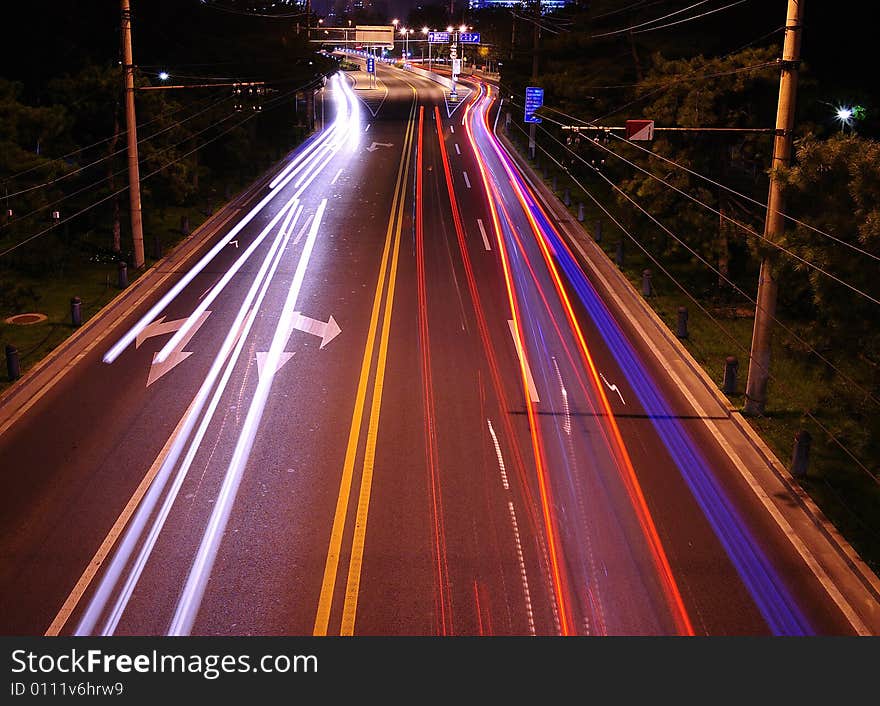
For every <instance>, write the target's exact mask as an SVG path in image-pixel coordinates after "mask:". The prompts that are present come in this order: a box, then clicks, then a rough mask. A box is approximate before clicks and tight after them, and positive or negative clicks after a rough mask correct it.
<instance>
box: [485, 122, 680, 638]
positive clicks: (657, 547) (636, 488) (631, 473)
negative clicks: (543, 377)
mask: <svg viewBox="0 0 880 706" xmlns="http://www.w3.org/2000/svg"><path fill="white" fill-rule="evenodd" d="M483 122H484V125H485V128H486V130H487V133H488V134H491V131H490V128H489V122H488V111H484V112H483ZM510 183H511V186H513V189H514V192H515V194H516V196H517V199H518V200H519V202H520V205H521V206H522V209H523V211H524V213H525V215H526V217H527V218H528V220H529V224H530V225H531V227H532V231H533V233H534V234H535V239H536V241H537V243H538V246H539V247H540V249H541V254H542V255H543V257H544V261H545V262H546V264H547V268H548V270H549V272H550V274H551V277H552V280H553V283H554V286H555V288H556V290H557V293H558V294H559V298H560V301H561V303H562V305H563V309H564V310H565V313H566V318H567V319H568V321H569V325H570V326H571V329H572V332H573V333H574V334H575V339H576V341H577V343H578V348H579V351H580V353H581V358H582V360H583V362H584V363H585V365H586V368H587V370H588V371H589V374H590V378H591V379H592V381H593V386H594V390H595V392H596V394H597V395H598V397H599V400H600V402H601V404H602V407H603V408H604V411H605V414H606V415H607V419H608V424H609V428H610V431H611V433H612V435H613V438H614V442H615V443H614V444H613V445H612V446H611V450H612V451H613V452H614V454H615V456H616V457H617V460H618V462H619V468H621V469H622V470H623V471H624V472H623V473H622V477H623V480H624V485H625V487H626V489H627V492H628V493H629V495H630V499H631V501H632V503H633V507H634V508H635V510H636V514H637V516H638V519H639V522H640V524H641V526H642V530H643V532H644V534H645V537H646V539H647V540H648V544H649V547H650V548H651V551H652V555H653V557H654V560H655V563H656V564H657V567H658V570H659V574H660V578H661V580H662V582H663V585H664V588H665V590H666V593H667V600H668V602H669V604H670V607H671V608H672V616H673V620H674V621H675V623H676V629H677V630H678V632H679V633H680V634H684V635H693V634H694V630H693V625H692V624H691V620H690V617H689V616H688V613H687V609H686V608H685V605H684V600H683V599H682V597H681V593H680V591H679V589H678V584H677V582H676V580H675V576H674V575H673V572H672V567H671V566H670V564H669V560H668V557H667V556H666V552H665V550H664V549H663V545H662V543H661V541H660V536H659V533H658V532H657V528H656V525H655V524H654V520H653V517H652V516H651V512H650V510H649V508H648V505H647V501H646V500H645V497H644V494H643V492H642V489H641V484H640V483H639V481H638V478H637V476H636V473H635V468H634V467H633V464H632V460H631V458H630V456H629V452H628V451H627V450H626V446H625V444H624V442H623V437H622V435H621V433H620V428H619V426H618V424H617V420H616V418H615V417H614V413H613V411H612V409H611V405H610V403H609V402H608V397H607V395H606V394H605V390H604V388H603V386H602V384H601V380H600V378H599V372H598V370H597V369H596V365H595V362H594V361H593V357H592V355H591V354H590V351H589V348H588V346H587V343H586V340H585V338H584V335H583V331H582V329H581V326H580V324H579V322H578V320H577V317H576V315H575V313H574V309H573V308H572V305H571V301H570V299H569V297H568V293H567V292H566V290H565V286H564V284H563V281H562V278H561V276H560V274H559V271H558V269H557V267H556V263H555V261H554V259H553V256H552V254H551V253H550V250H549V247H548V245H547V242H546V240H545V239H544V237H543V235H542V231H541V228H540V226H539V225H538V223H537V221H536V220H535V217H534V214H533V213H532V210H531V208H530V205H529V203H528V200H527V199H526V198H525V195H524V194H523V193H522V190H521V188H520V185H519V184H518V183H517V182H516V181H515V180H514V179H512V178H510ZM533 201H534V203H535V207H536V208H538V209H539V210H540V212H541V214H542V215H543V216H544V218H545V221H546V222H547V223H548V224H550V220H549V218H548V217H547V214H546V212H545V211H544V210H543V209H542V208H541V207H540V205H539V204H538V203H537V199H533ZM550 227H551V228H552V227H553V226H552V225H550ZM559 242H562V241H561V238H560V239H559ZM505 276H507V273H506V272H505ZM510 286H511V285H510V284H509V283H508V290H510Z"/></svg>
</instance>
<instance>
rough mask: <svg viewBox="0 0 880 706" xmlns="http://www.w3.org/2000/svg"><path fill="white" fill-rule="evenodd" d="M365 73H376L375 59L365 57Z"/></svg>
mask: <svg viewBox="0 0 880 706" xmlns="http://www.w3.org/2000/svg"><path fill="white" fill-rule="evenodd" d="M367 73H368V74H374V73H376V58H375V57H373V56H368V57H367Z"/></svg>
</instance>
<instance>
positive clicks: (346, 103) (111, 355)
mask: <svg viewBox="0 0 880 706" xmlns="http://www.w3.org/2000/svg"><path fill="white" fill-rule="evenodd" d="M332 85H333V87H334V88H336V89H338V92H336V93H335V94H334V95H335V96H336V105H337V115H336V118H335V119H334V122H333V124H332V127H331V128H330V129H329V130H327V132H326V135H325V136H323V137H322V138H320V140H319V141H317V142H316V143H313V144H312V145H310V146H309V148H308V149H307V150H306V151H305V152H302V153H297V155H296V156H295V157H294V158H293V161H292V163H291V164H294V165H297V164H302V163H304V162H305V161H307V160H309V159H310V157H311V155H313V154H317V152H316V150H317V149H318V147H323V146H325V145H326V144H327V143H328V142H330V141H331V140H334V139H338V138H337V133H340V132H343V133H344V131H346V130H347V129H350V127H351V121H352V114H351V110H350V108H351V105H352V104H351V98H350V97H349V94H350V93H351V89H350V87H349V85H348V82H347V81H344V80H342V79H339V78H338V77H337V75H334V76H333V79H332ZM325 164H326V162H325ZM322 167H323V165H322ZM318 171H320V168H319V169H318V170H317V171H315V172H313V173H314V174H317V173H318ZM296 175H297V171H296V170H295V169H294V170H293V171H292V172H291V173H288V174H286V175H285V176H284V178H283V179H281V180H280V181H279V182H277V183H276V187H277V188H275V189H273V190H272V191H270V193H268V194H267V195H266V196H264V197H263V198H262V199H261V200H260V201H259V203H257V205H256V206H254V207H253V208H252V209H251V210H250V211H248V213H247V214H246V215H245V216H244V217H243V218H242V219H241V220H239V221H238V222H237V223H236V224H235V226H233V227H232V228H231V229H230V230H229V232H227V233H226V235H224V236H223V237H222V238H220V240H218V241H217V243H216V244H215V245H214V246H213V247H212V248H211V249H210V250H209V251H208V252H207V253H206V254H205V255H204V256H203V257H202V258H201V259H199V260H198V262H196V263H195V264H194V265H193V266H192V267H191V268H190V269H189V270H188V271H187V272H186V274H184V275H183V277H181V278H180V280H178V281H177V282H176V283H175V285H174V286H173V287H172V288H171V289H169V290H168V292H166V293H165V295H163V296H162V297H161V298H160V299H159V301H158V302H156V303H155V304H154V305H153V306H152V307H150V309H149V310H148V311H147V313H146V314H144V315H143V316H142V317H141V318H140V319H139V320H138V322H137V323H136V324H135V325H134V326H132V327H131V329H129V330H128V331H127V332H126V333H125V334H124V335H123V336H122V337H121V338H120V339H119V340H118V341H117V342H116V343H115V344H114V345H113V346H112V347H111V348H110V349H109V350H108V351H107V353H105V354H104V358H103V360H104V362H105V363H112V362H113V361H115V360H116V359H117V358H118V357H119V356H120V355H121V354H122V352H123V351H124V350H125V349H126V348H128V346H129V345H131V344H132V343H133V342H134V341H135V339H136V338H137V337H138V334H140V333H141V332H142V331H143V330H144V329H145V328H146V327H147V326H148V325H149V324H150V323H151V322H152V321H153V320H154V319H155V318H156V317H157V316H158V315H159V314H161V313H162V311H164V310H165V308H166V307H167V306H168V305H169V304H170V303H171V302H172V301H173V300H174V299H175V298H176V297H177V296H178V295H179V294H180V293H181V292H182V291H183V290H184V289H185V288H186V287H187V285H189V283H190V282H192V281H193V279H195V277H196V276H197V275H198V274H199V273H200V272H201V271H202V270H204V269H205V267H207V265H208V264H209V263H210V262H211V261H212V260H213V259H214V258H215V257H217V255H218V254H219V253H220V252H222V251H223V249H224V248H225V247H226V246H227V245H228V244H229V243H230V242H231V241H232V240H233V238H235V236H236V235H238V234H239V233H240V232H241V231H242V229H244V227H245V226H246V225H247V224H248V223H250V222H251V221H252V220H253V219H254V218H255V217H256V216H257V215H258V214H259V213H260V212H261V211H262V210H263V208H265V207H266V205H267V204H268V203H270V202H271V201H272V200H273V199H274V198H275V197H276V196H277V195H278V194H279V193H280V192H281V187H283V186H285V185H286V184H288V183H289V182H290V181H292V180H293V178H294V177H295V176H296ZM276 218H277V216H276ZM276 222H277V221H276ZM191 325H192V323H190V326H191ZM166 355H167V354H166Z"/></svg>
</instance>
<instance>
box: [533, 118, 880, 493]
mask: <svg viewBox="0 0 880 706" xmlns="http://www.w3.org/2000/svg"><path fill="white" fill-rule="evenodd" d="M517 129H519V130H520V131H521V132H522V133H523V134H524V135H525V134H526V133H525V130H523V129H522V128H521V127H520V126H519V125H517ZM541 151H543V152H544V154H546V155H547V156H548V157H550V159H551V160H553V162H555V163H556V165H557V166H559V167H560V168H561V169H563V170H565V169H566V168H565V166H564V165H562V164H560V163H559V161H558V160H557V159H556V158H555V157H553V155H551V154H550V153H549V152H547V150H545V149H544V148H543V147H541ZM566 171H567V170H566ZM569 176H570V177H571V179H572V181H574V183H575V184H576V185H577V186H578V187H579V188H580V189H581V191H583V192H584V194H586V195H587V196H588V197H589V198H590V199H591V200H592V201H593V202H594V203H595V204H596V205H597V206H598V207H599V208H600V209H601V210H602V212H603V213H605V215H606V216H608V218H610V219H611V221H612V222H613V223H614V224H615V225H616V226H617V227H618V228H619V229H620V231H621V232H622V233H623V234H624V235H626V236H627V237H628V238H629V239H630V240H632V241H633V242H634V243H635V244H636V246H637V247H638V248H639V249H640V250H641V251H642V252H643V253H644V254H645V256H646V257H647V258H648V259H649V260H650V261H651V262H652V263H653V264H654V266H655V267H657V268H658V269H659V270H660V272H662V273H663V274H664V275H665V276H666V277H668V278H669V280H670V281H671V282H672V283H673V284H674V285H675V286H676V287H677V288H678V289H680V290H681V291H682V293H683V294H684V295H685V296H686V297H687V298H688V299H689V300H690V301H692V302H693V303H694V304H695V305H696V306H697V307H698V308H699V309H700V311H702V312H703V313H704V314H705V315H706V317H707V318H708V319H709V320H710V321H711V322H712V323H713V324H714V325H715V326H716V327H717V328H718V329H719V330H720V331H721V332H722V333H723V334H724V335H725V336H726V337H727V338H729V339H730V340H731V341H732V342H733V343H734V345H735V346H736V347H737V348H738V349H739V350H740V351H743V352H744V353H745V355H746V358H747V359H748V360H751V351H750V350H749V349H748V347H746V346H744V345H743V344H742V343H740V341H739V340H738V339H737V338H736V337H735V336H734V335H733V334H731V333H730V332H729V331H728V330H727V329H726V328H725V327H724V326H723V325H722V324H721V322H719V321H718V320H717V319H716V318H715V317H714V316H713V315H712V314H711V312H709V310H708V309H707V308H706V307H705V306H703V304H702V303H701V302H700V301H699V300H698V299H697V298H696V297H695V296H694V295H693V294H691V292H690V291H688V289H687V288H686V287H685V286H684V285H683V284H681V282H679V281H678V280H677V279H676V278H675V277H674V276H673V275H672V274H671V273H670V272H669V270H668V269H666V268H665V267H664V266H663V264H662V263H661V262H660V261H659V260H658V259H657V258H656V257H655V256H654V255H653V254H652V253H651V252H650V251H649V250H648V249H647V248H645V247H644V246H643V245H642V243H641V242H640V241H639V240H638V239H637V238H636V237H635V236H634V235H632V233H630V232H629V231H628V230H627V229H626V228H625V227H624V226H623V225H622V224H621V223H620V221H618V220H617V219H616V218H615V217H614V215H613V214H612V213H611V212H610V211H608V209H607V208H605V206H603V205H602V204H601V203H600V202H599V200H598V199H596V197H595V196H593V194H592V193H591V192H590V191H589V190H588V189H587V188H586V187H585V186H584V185H583V184H582V183H581V182H580V181H579V180H578V179H577V178H576V177H574V176H573V175H571V174H570V173H569ZM768 376H769V377H770V378H771V379H772V380H773V381H774V382H780V381H779V380H778V379H777V378H776V377H775V376H774V375H772V374H771V373H769V371H768ZM802 413H803V414H804V416H806V417H808V418H809V419H811V420H812V421H813V422H814V423H815V424H816V425H817V426H818V427H819V428H820V429H821V430H822V431H824V432H825V434H826V435H827V436H828V438H829V439H831V440H832V441H833V442H834V443H835V444H836V445H837V446H838V447H839V448H840V449H841V450H842V451H844V453H846V454H847V456H849V458H850V459H851V460H852V461H853V462H854V463H855V464H856V465H857V466H858V467H859V468H860V469H861V470H862V471H863V472H864V473H865V474H866V475H867V476H868V478H870V479H871V480H872V481H873V482H874V483H876V484H878V485H880V478H878V477H877V476H875V475H874V473H873V472H872V471H871V470H870V469H869V468H868V467H867V466H865V464H864V463H862V461H861V460H859V458H858V457H857V456H856V455H855V454H854V453H853V452H852V451H851V450H850V449H849V448H847V447H846V445H844V444H843V443H842V442H841V441H840V440H839V439H838V438H837V436H836V435H835V434H834V433H833V432H832V431H831V430H830V429H828V428H827V427H826V426H825V425H824V424H822V422H820V421H819V420H818V419H817V418H816V416H815V415H814V414H813V413H812V412H810V411H809V410H806V409H805V410H802ZM760 416H765V415H764V414H763V413H761V415H760Z"/></svg>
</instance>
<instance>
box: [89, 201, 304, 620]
mask: <svg viewBox="0 0 880 706" xmlns="http://www.w3.org/2000/svg"><path fill="white" fill-rule="evenodd" d="M302 209H303V207H302V205H299V206H297V205H296V203H295V202H294V204H293V205H292V206H291V207H290V208H289V209H288V211H287V216H286V217H285V219H284V224H283V225H282V226H281V229H280V231H279V239H278V240H277V241H276V242H275V243H273V246H272V248H271V249H270V251H269V253H268V254H267V256H266V261H267V262H268V261H271V263H272V264H271V267H270V268H269V270H268V271H264V270H262V269H261V271H260V272H259V273H258V274H257V277H256V279H255V283H256V282H261V287H260V291H259V294H258V295H257V298H256V300H255V301H254V303H253V306H252V307H251V310H250V312H249V314H248V316H247V318H246V320H245V323H244V328H243V329H242V330H241V331H240V332H238V335H237V342H236V344H235V348H234V349H233V351H232V355H231V356H229V360H228V361H227V363H226V368H225V370H224V371H223V376H222V377H221V378H220V382H219V383H218V384H217V387H216V389H215V390H214V394H213V396H212V398H211V402H210V404H209V405H208V408H207V410H206V411H205V414H204V415H203V416H202V421H201V423H200V424H199V428H198V429H197V431H196V433H195V436H194V437H193V440H192V442H191V443H190V445H189V450H188V451H187V453H186V456H185V457H184V459H183V461H182V463H181V464H180V468H178V470H177V474H176V475H175V478H174V481H173V483H172V484H171V487H170V488H169V490H168V492H167V493H166V495H165V499H164V500H163V501H162V507H161V508H160V510H159V512H158V514H157V516H156V518H155V519H154V520H153V524H152V526H151V528H150V531H149V533H148V534H147V536H146V539H145V540H144V543H143V545H142V546H141V548H140V550H139V551H138V556H137V558H136V559H135V561H134V563H133V564H132V567H131V569H129V571H128V576H127V577H126V580H125V584H124V585H123V588H122V590H121V591H120V594H119V596H118V597H117V599H116V602H115V604H114V606H113V610H112V611H111V613H110V616H109V617H108V618H107V622H106V623H105V625H104V628H103V630H102V634H103V635H112V634H113V633H114V631H115V630H116V627H117V625H118V624H119V621H120V620H121V618H122V614H123V611H124V610H125V608H126V606H127V605H128V602H129V600H130V598H131V595H132V593H133V592H134V588H135V586H136V585H137V582H138V580H139V579H140V576H141V573H142V572H143V569H144V567H145V566H146V563H147V559H149V557H150V554H151V552H152V550H153V547H154V546H155V544H156V542H157V541H158V539H159V534H160V533H161V531H162V528H163V527H164V526H165V520H166V519H167V518H168V515H169V513H170V512H171V508H172V507H173V505H174V502H175V500H176V499H177V495H178V493H179V492H180V488H181V486H182V485H183V481H184V480H185V479H186V477H187V474H188V473H189V469H190V468H191V467H192V463H193V460H194V459H195V457H196V453H197V452H198V450H199V447H200V446H201V443H202V440H203V439H204V437H205V434H206V433H207V431H208V427H209V426H210V424H211V422H212V421H213V419H214V414H215V412H216V411H217V407H218V405H219V404H220V399H221V398H222V396H223V393H224V392H225V391H226V387H227V385H228V383H229V379H230V377H231V376H232V372H233V370H234V369H235V366H236V364H237V363H238V361H239V359H240V357H241V352H242V350H243V348H244V345H245V341H246V340H247V336H248V334H249V333H250V330H251V328H252V327H253V324H254V321H256V318H257V314H258V312H259V311H260V306H261V304H262V303H263V299H264V297H265V296H266V292H267V291H268V289H269V285H270V284H271V283H272V280H273V277H274V275H275V271H276V270H277V269H278V265H279V264H280V262H281V260H282V258H283V257H284V252H285V248H286V247H287V244H288V243H289V241H290V236H291V235H292V232H293V229H294V228H295V227H296V222H297V220H298V219H299V216H300V215H301V214H302Z"/></svg>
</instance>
